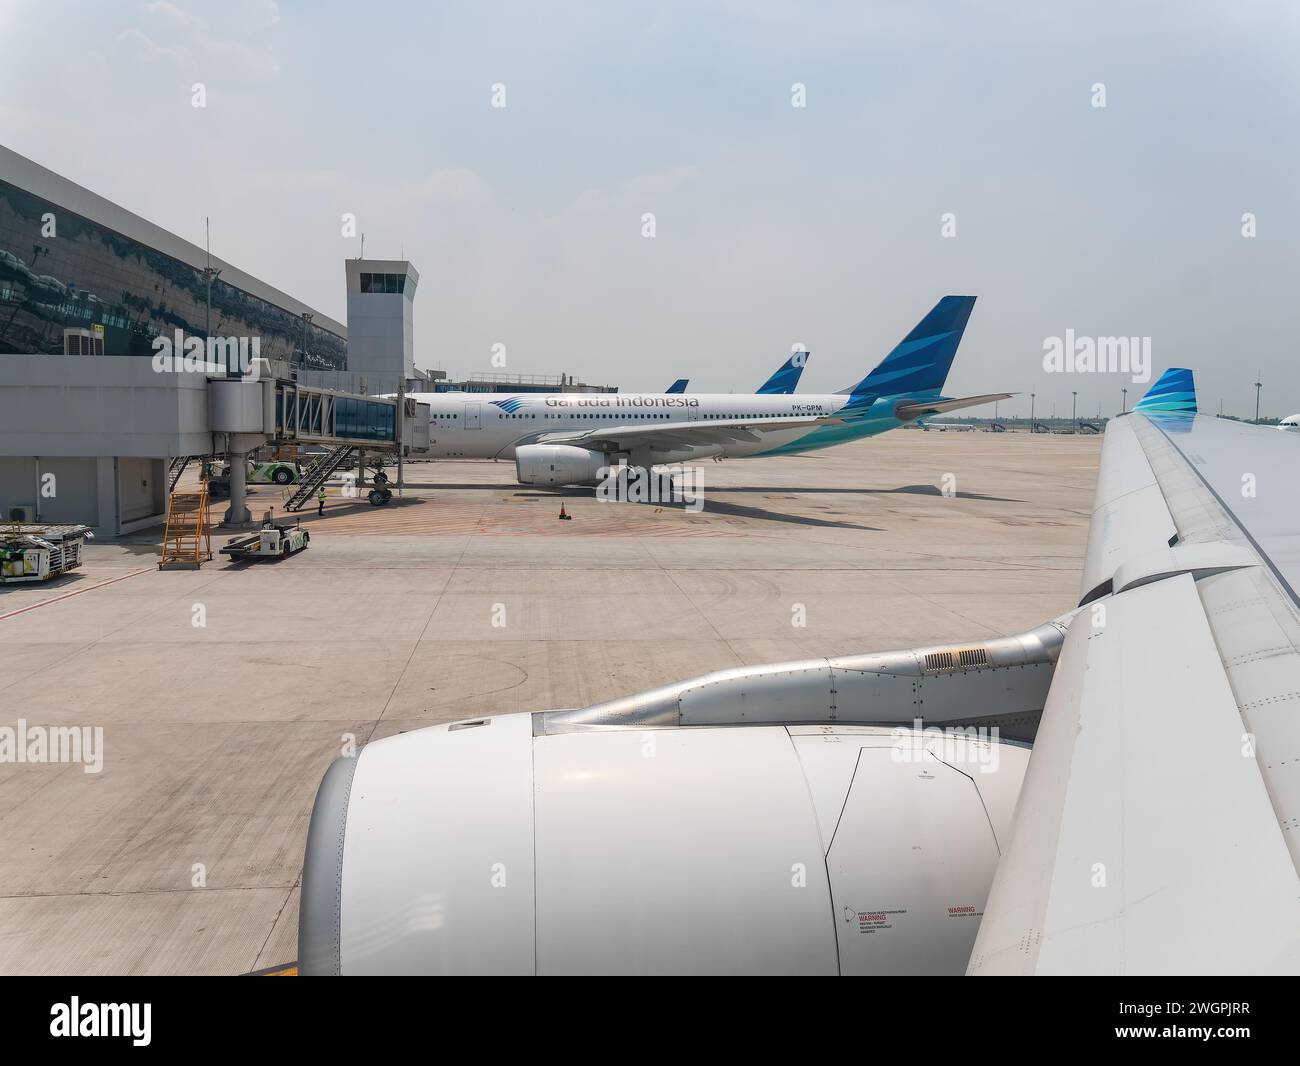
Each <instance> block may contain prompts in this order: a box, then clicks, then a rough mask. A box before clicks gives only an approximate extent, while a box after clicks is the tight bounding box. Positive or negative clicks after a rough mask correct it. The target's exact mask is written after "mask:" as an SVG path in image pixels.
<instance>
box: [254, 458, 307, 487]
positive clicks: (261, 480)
mask: <svg viewBox="0 0 1300 1066" xmlns="http://www.w3.org/2000/svg"><path fill="white" fill-rule="evenodd" d="M302 473H303V471H302V467H301V466H299V465H298V461H297V460H296V459H293V460H286V459H272V460H270V461H269V462H265V463H261V462H256V461H250V462H249V464H248V483H249V484H250V485H296V484H298V482H300V481H301V480H302Z"/></svg>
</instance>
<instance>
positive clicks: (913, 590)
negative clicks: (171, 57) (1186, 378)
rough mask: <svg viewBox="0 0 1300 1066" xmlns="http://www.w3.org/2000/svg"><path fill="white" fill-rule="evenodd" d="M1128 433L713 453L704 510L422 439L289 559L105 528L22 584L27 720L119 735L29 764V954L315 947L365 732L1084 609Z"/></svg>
mask: <svg viewBox="0 0 1300 1066" xmlns="http://www.w3.org/2000/svg"><path fill="white" fill-rule="evenodd" d="M1099 454H1100V438H1099V437H1057V436H1053V437H1047V436H1037V437H1033V436H1029V435H1025V434H985V433H959V434H954V433H938V432H931V433H922V432H919V431H901V432H895V433H891V434H888V435H885V436H882V437H880V438H877V439H874V440H868V441H863V442H860V443H855V444H849V445H844V446H841V447H839V448H835V449H831V450H828V451H825V452H820V453H817V454H815V455H810V456H791V457H782V458H773V459H754V460H743V461H731V462H725V463H705V464H701V467H702V469H703V476H704V492H705V507H704V510H703V511H702V512H700V513H691V512H688V511H684V510H683V509H682V508H681V507H680V506H676V507H674V506H671V505H663V506H662V507H658V506H655V505H651V504H617V503H604V502H598V501H597V500H595V499H594V498H593V495H592V492H591V491H590V490H565V491H562V492H547V491H543V490H537V489H529V488H522V487H520V486H518V485H516V484H515V482H514V467H513V464H507V463H500V464H494V463H483V462H440V463H436V464H433V463H428V464H425V463H416V464H410V465H408V466H407V468H406V472H407V478H408V482H409V483H410V484H411V486H412V487H410V488H408V490H407V493H406V495H405V498H404V499H403V500H401V501H394V503H393V504H392V505H390V506H389V507H385V508H379V509H374V508H371V507H369V506H368V505H367V504H366V503H365V502H364V500H360V501H359V500H355V499H345V498H343V497H342V496H340V495H338V490H337V489H334V490H331V495H330V499H329V503H328V505H327V507H326V512H325V515H324V517H317V516H316V514H315V510H314V508H313V509H312V510H311V511H310V512H308V513H305V514H304V515H303V517H302V522H303V525H305V526H308V527H309V528H310V531H311V533H312V541H311V545H310V547H309V548H308V549H307V550H305V551H303V552H301V553H299V554H297V555H295V556H292V557H290V558H288V559H286V560H283V561H276V562H258V563H230V562H227V561H226V560H225V558H224V557H222V556H218V557H217V558H216V559H215V560H214V561H212V562H210V563H206V564H204V566H203V567H202V569H201V570H198V571H168V572H159V571H158V569H157V566H156V560H157V552H158V549H157V543H156V541H157V539H160V538H161V530H159V531H158V533H157V535H156V538H155V539H154V540H153V541H150V540H148V539H147V538H135V539H134V540H132V541H129V542H118V543H104V542H92V543H91V544H90V545H89V546H88V548H87V551H86V560H87V561H86V565H85V566H84V567H83V568H82V569H81V570H79V571H78V572H76V573H75V574H74V575H71V576H69V577H68V578H66V579H63V580H61V581H58V582H55V583H53V584H45V585H38V586H23V587H11V588H6V589H4V590H3V591H0V649H2V650H3V656H4V664H5V665H4V669H3V671H0V728H3V727H10V728H15V729H16V728H17V727H18V723H19V720H20V719H21V720H25V721H26V722H27V723H28V728H29V729H30V728H31V727H36V728H38V729H44V728H46V727H56V726H81V727H89V728H91V729H93V728H95V727H102V731H103V732H102V737H103V747H102V757H103V764H102V769H101V770H100V771H99V772H97V773H86V772H85V768H84V766H83V765H80V764H70V763H62V764H59V763H53V764H51V763H36V764H32V763H24V764H14V763H0V855H2V856H3V862H0V972H3V973H10V974H13V973H20V974H117V973H124V974H134V973H152V974H172V973H176V974H186V973H205V974H235V973H241V972H247V971H250V970H253V969H257V968H260V967H266V966H271V965H274V964H277V963H283V962H286V961H290V960H292V959H293V958H294V957H295V954H296V950H297V942H296V938H297V907H298V880H299V876H300V873H301V864H302V849H303V842H304V839H305V835H306V829H307V821H308V818H309V816H310V813H311V805H312V801H313V799H314V796H315V792H316V788H317V785H318V784H319V782H320V778H321V775H322V773H323V772H324V770H325V767H326V766H327V765H328V764H329V762H330V761H331V760H332V759H333V758H334V757H335V756H336V755H338V754H339V753H340V751H341V749H342V748H343V747H344V746H345V745H347V744H349V743H352V742H353V740H355V742H356V743H364V742H366V741H367V740H369V739H372V738H377V737H382V736H386V735H389V734H392V733H395V732H399V731H402V730H409V729H416V728H419V727H421V726H424V725H430V724H433V723H438V722H447V721H454V720H456V719H461V718H468V717H476V716H481V715H486V714H504V713H509V712H514V711H533V710H543V709H548V708H557V707H581V706H585V705H587V704H590V703H594V702H597V701H600V700H606V699H610V698H612V697H615V696H619V695H623V694H627V693H630V692H634V691H637V690H639V689H643V688H648V687H651V686H654V685H658V684H661V683H664V682H667V681H671V680H673V679H677V678H684V677H690V676H693V675H695V674H700V673H703V672H706V671H709V670H715V669H719V668H722V667H728V666H736V665H742V664H754V663H762V662H769V661H773V660H782V659H796V658H805V657H809V656H821V655H838V654H848V653H854V652H862V651H871V650H887V649H892V648H903V647H908V646H910V645H913V644H918V643H926V642H934V641H946V640H963V639H977V638H983V637H989V636H995V635H999V634H1003V633H1012V632H1017V631H1020V630H1023V629H1027V628H1029V627H1031V626H1033V625H1036V624H1037V623H1039V622H1042V621H1044V620H1046V619H1048V618H1051V617H1053V616H1055V615H1057V614H1060V613H1061V612H1063V611H1066V610H1069V609H1070V608H1071V607H1073V606H1074V604H1075V603H1076V602H1077V600H1078V597H1079V580H1080V568H1081V566H1082V560H1083V553H1084V547H1085V544H1086V540H1087V530H1088V517H1089V513H1090V511H1091V506H1092V495H1093V486H1094V482H1095V479H1096V469H1097V462H1098V457H1099ZM945 488H946V489H948V490H950V491H949V493H948V494H945V491H944V490H945ZM286 495H287V493H284V492H282V491H281V490H279V489H276V488H274V487H272V486H261V487H258V489H257V490H256V491H255V492H254V493H253V494H252V495H251V496H250V499H249V506H250V508H251V509H252V510H253V513H254V515H255V517H259V518H260V516H261V514H262V512H263V510H265V509H266V508H267V507H269V506H277V508H278V505H279V503H280V501H281V499H282V497H283V496H286ZM561 504H563V505H564V507H565V508H566V510H567V511H568V513H570V514H571V515H572V516H573V519H572V521H568V522H562V521H560V520H559V519H558V517H557V516H558V513H559V510H560V506H561ZM276 513H277V515H278V514H279V513H280V512H279V511H278V509H277V512H276ZM222 542H224V537H222V536H221V535H220V534H218V536H217V537H216V538H214V542H213V543H214V548H216V547H219V545H220V544H221V543H222ZM91 735H92V736H93V734H91Z"/></svg>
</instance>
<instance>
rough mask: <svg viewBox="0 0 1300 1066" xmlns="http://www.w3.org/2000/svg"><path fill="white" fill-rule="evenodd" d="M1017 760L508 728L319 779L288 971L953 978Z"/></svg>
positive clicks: (534, 723) (896, 732)
mask: <svg viewBox="0 0 1300 1066" xmlns="http://www.w3.org/2000/svg"><path fill="white" fill-rule="evenodd" d="M1028 755H1029V752H1028V750H1027V749H1026V748H1024V747H1023V746H1016V745H1012V744H1007V743H1004V742H1000V741H999V740H997V739H996V738H995V739H993V740H991V741H990V740H988V739H983V738H976V737H956V738H954V737H951V736H948V737H944V736H943V735H941V734H939V733H938V732H937V731H933V730H931V731H926V732H922V731H920V730H916V729H913V728H902V729H891V728H889V727H883V726H852V725H844V724H809V725H789V726H781V725H756V726H732V727H727V728H712V727H708V726H692V727H681V728H649V729H644V728H620V727H613V728H611V727H599V728H593V729H583V728H577V729H573V728H567V729H566V730H565V731H562V732H555V733H552V732H549V731H548V730H547V726H546V722H545V719H544V717H543V716H542V715H530V714H510V715H504V716H499V717H495V718H487V719H481V720H478V721H467V722H459V723H454V724H451V725H443V726H434V727H431V728H426V729H418V730H414V731H412V732H409V733H405V734H401V735H397V736H391V737H386V738H384V739H383V740H379V741H376V742H375V743H372V744H368V745H367V746H366V747H365V748H363V749H362V750H361V752H360V753H359V754H358V755H357V756H355V757H352V758H342V759H338V760H336V761H335V762H334V763H333V765H332V766H331V767H330V768H329V770H328V771H327V772H326V774H325V778H324V780H323V781H322V783H321V787H320V791H319V793H318V794H317V797H316V804H315V807H314V809H313V811H312V817H311V827H310V829H309V832H308V839H307V854H306V857H305V860H304V864H303V884H302V897H301V907H300V917H299V956H298V958H299V967H300V970H301V972H302V973H304V974H309V975H310V974H336V973H343V974H506V973H508V974H534V973H537V974H720V973H721V974H814V973H815V974H835V973H844V974H900V975H901V974H939V973H941V974H953V975H957V974H961V973H962V972H963V971H964V970H965V968H966V965H967V961H968V958H969V956H970V952H971V949H972V945H973V943H974V940H975V935H976V932H977V931H978V928H979V925H980V918H981V916H982V913H983V910H984V902H985V899H986V897H987V895H988V892H989V888H990V886H991V884H992V880H993V874H994V870H995V867H996V865H997V862H998V855H999V848H1005V846H1006V841H1007V840H1008V838H1009V833H1010V824H1011V818H1012V811H1013V809H1014V807H1015V803H1016V798H1017V795H1018V793H1019V790H1020V785H1021V781H1022V779H1023V776H1024V772H1025V767H1026V764H1027V760H1028Z"/></svg>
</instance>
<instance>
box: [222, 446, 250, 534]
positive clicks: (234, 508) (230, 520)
mask: <svg viewBox="0 0 1300 1066" xmlns="http://www.w3.org/2000/svg"><path fill="white" fill-rule="evenodd" d="M228 458H229V460H230V506H229V507H227V508H226V516H225V518H224V519H223V520H222V522H221V524H222V525H223V526H231V527H240V526H246V525H249V524H250V523H251V522H252V520H253V516H252V515H251V514H250V513H249V510H248V506H247V504H246V503H245V500H246V499H247V492H246V491H245V490H246V487H247V482H246V477H247V474H248V453H247V452H229V453H228Z"/></svg>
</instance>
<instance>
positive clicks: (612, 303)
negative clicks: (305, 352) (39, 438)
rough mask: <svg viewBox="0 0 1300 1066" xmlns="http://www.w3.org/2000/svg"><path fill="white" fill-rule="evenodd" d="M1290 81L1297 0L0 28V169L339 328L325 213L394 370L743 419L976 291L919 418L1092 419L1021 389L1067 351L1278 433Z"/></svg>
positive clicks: (60, 12)
mask: <svg viewBox="0 0 1300 1066" xmlns="http://www.w3.org/2000/svg"><path fill="white" fill-rule="evenodd" d="M1298 53H1300V4H1296V3H1249V2H1247V3H1227V2H1222V0H1216V2H1207V3H1196V2H1190V3H1178V4H1173V3H1143V2H1132V0H1130V2H1124V3H1115V4H1109V3H1096V2H1090V3H1077V4H1055V3H1026V4H1010V3H1006V4H1003V3H965V4H941V3H933V4H925V3H915V2H905V3H843V4H841V3H826V4H816V5H815V4H808V5H800V6H796V5H793V4H785V3H776V2H770V0H760V2H752V3H739V2H733V3H720V4H676V3H645V4H642V3H594V2H593V3H550V4H511V3H500V2H496V3H477V4H471V3H464V4H459V3H457V4H449V3H400V4H399V3H385V2H380V0H371V2H367V3H360V2H356V3H346V4H345V3H307V2H301V3H299V2H291V0H286V2H282V3H279V4H274V3H269V2H267V0H234V2H231V0H226V2H221V3H185V2H183V0H175V2H156V3H150V2H143V3H140V2H134V3H114V2H90V0H84V2H81V3H60V2H56V0H39V2H31V3H28V2H22V0H0V142H3V143H4V144H6V145H8V146H9V147H11V148H13V149H14V150H15V151H18V152H20V153H22V154H24V155H26V156H28V157H30V158H32V159H34V160H36V161H37V162H39V163H42V164H43V165H45V166H48V167H50V168H51V169H53V170H55V171H58V172H59V173H61V174H63V175H65V176H67V177H69V178H71V179H72V180H74V181H76V182H79V183H80V184H83V185H85V186H87V187H89V188H91V189H93V190H94V191H96V192H98V193H101V194H102V195H104V196H107V197H108V198H109V199H112V200H114V201H116V202H117V203H119V204H121V205H123V206H124V207H126V208H128V209H130V210H132V211H135V212H136V213H138V214H141V215H143V216H145V217H146V218H148V219H150V220H152V221H154V222H157V223H159V224H160V225H163V226H165V227H167V228H168V229H171V230H173V231H175V232H176V233H179V234H181V235H182V236H185V237H187V238H189V239H190V240H193V241H195V242H196V243H200V244H201V243H202V240H203V217H204V215H211V216H212V235H213V252H214V253H215V254H217V255H219V256H221V257H223V258H225V259H227V260H229V261H231V262H233V263H235V264H237V265H238V266H240V267H241V268H243V269H245V270H247V271H249V272H250V273H253V274H255V275H257V276H259V277H261V278H262V279H264V280H265V281H267V282H269V283H271V284H273V285H276V286H278V287H280V288H282V289H284V290H285V291H287V292H290V293H292V294H294V295H295V296H297V297H298V298H300V299H302V300H304V301H305V302H307V303H309V304H312V305H314V306H316V307H317V308H319V309H320V310H321V311H323V312H325V313H326V314H329V315H332V316H333V317H335V318H338V319H340V320H342V319H343V318H344V317H345V303H344V289H343V260H344V258H345V257H347V256H354V255H356V254H357V253H358V250H359V244H358V241H357V240H356V239H345V238H344V237H342V236H341V235H340V227H341V222H340V216H341V215H342V214H343V213H344V212H354V213H355V214H356V215H357V217H358V220H359V227H360V229H361V230H362V231H364V233H365V234H366V253H367V254H368V255H370V256H373V257H393V258H397V257H399V256H401V255H402V254H403V253H404V254H405V256H406V257H407V258H409V259H411V260H412V261H413V262H414V263H415V264H416V266H417V268H418V269H419V271H420V274H421V282H420V289H419V293H418V296H417V298H416V303H415V343H416V363H417V365H419V366H422V367H438V368H443V369H447V370H449V371H452V372H453V373H465V372H468V371H470V370H473V369H487V368H489V360H490V356H491V350H492V346H493V345H494V344H496V343H498V342H499V343H503V344H505V345H506V350H507V354H508V367H507V369H509V370H511V371H515V372H519V373H554V372H559V371H561V370H563V371H566V372H569V373H576V374H578V375H579V376H581V377H582V378H583V379H585V380H588V381H596V382H612V383H616V384H618V385H620V386H622V387H623V388H624V389H625V390H632V389H650V390H655V391H658V390H661V389H663V388H665V387H666V386H667V385H668V383H669V382H670V381H672V380H673V379H674V378H676V377H679V376H689V377H690V378H691V379H692V384H691V389H692V391H713V390H716V391H728V390H731V389H735V390H736V391H747V390H752V389H753V388H755V387H756V386H757V385H758V383H759V382H761V381H762V380H763V379H764V378H765V377H766V376H767V375H768V374H769V373H770V372H771V371H772V370H773V369H774V368H775V367H776V365H777V364H778V363H779V362H780V361H781V360H782V359H783V358H784V357H785V356H786V354H787V353H788V352H789V350H790V347H791V345H792V344H794V343H796V342H803V343H805V344H806V345H808V347H809V348H810V349H811V350H812V353H813V356H812V361H811V363H810V364H809V368H808V371H807V373H806V374H805V375H804V380H803V383H802V385H801V391H830V390H834V389H836V388H839V387H841V386H844V385H846V384H849V383H851V382H852V381H855V380H857V379H859V378H861V377H862V376H863V375H864V374H865V373H866V371H867V370H868V369H870V367H871V366H872V365H874V364H875V363H876V362H877V361H878V360H879V359H880V358H881V357H882V356H883V355H884V354H885V353H886V352H887V351H888V349H889V348H890V347H891V346H892V345H893V344H894V343H895V342H896V341H897V340H899V339H900V338H901V337H902V336H903V334H904V333H905V332H906V331H907V330H908V329H909V328H910V327H911V326H912V324H913V323H914V322H915V321H916V320H917V319H918V318H920V317H921V315H922V314H923V313H924V312H925V311H926V310H927V309H928V308H929V307H930V306H931V305H932V304H933V303H934V302H935V300H936V299H938V297H939V296H941V295H943V294H944V293H950V292H951V293H973V294H975V295H977V296H978V297H979V303H978V304H977V305H976V308H975V313H974V315H973V316H972V318H971V322H970V327H969V329H968V330H967V334H966V340H965V343H964V344H963V346H962V349H961V351H960V353H959V354H958V357H957V362H956V365H955V367H954V370H953V373H952V375H951V377H950V378H949V383H948V389H947V391H948V392H949V393H952V394H962V393H973V392H988V391H993V390H995V389H996V390H1008V391H1018V392H1023V393H1026V394H1027V393H1029V392H1030V391H1036V392H1037V393H1038V397H1039V398H1038V410H1039V411H1040V412H1044V413H1046V412H1048V411H1049V410H1050V407H1051V405H1052V403H1053V402H1055V404H1056V406H1057V410H1058V414H1068V413H1069V406H1070V392H1071V390H1072V389H1078V391H1079V397H1080V401H1079V402H1080V410H1081V411H1083V412H1086V413H1092V414H1095V413H1096V410H1097V406H1098V404H1099V403H1100V404H1102V406H1103V407H1104V408H1105V409H1106V410H1107V412H1109V411H1111V410H1112V409H1117V408H1118V406H1119V390H1120V387H1121V385H1122V384H1125V383H1126V381H1122V380H1121V377H1120V376H1119V375H1098V374H1087V375H1079V374H1075V375H1062V374H1050V375H1049V374H1045V373H1044V372H1043V369H1042V360H1043V345H1044V340H1045V339H1046V338H1048V337H1051V336H1060V335H1063V334H1064V333H1065V331H1066V330H1067V329H1072V330H1074V331H1075V332H1076V334H1079V335H1087V336H1112V335H1125V336H1149V337H1150V338H1151V339H1152V340H1151V343H1152V356H1153V362H1154V366H1155V370H1156V373H1159V371H1160V370H1162V369H1163V368H1165V367H1167V366H1171V365H1184V366H1190V367H1193V368H1194V369H1195V370H1196V372H1197V376H1198V384H1199V385H1200V391H1201V397H1202V406H1203V409H1210V410H1216V409H1217V407H1218V404H1219V401H1220V399H1221V398H1222V399H1223V401H1224V402H1225V404H1226V409H1227V410H1228V411H1229V412H1237V413H1250V412H1253V395H1254V394H1253V390H1252V389H1251V387H1250V386H1251V382H1252V381H1253V380H1254V375H1255V372H1256V370H1257V369H1259V370H1262V373H1263V380H1264V382H1265V384H1266V388H1265V392H1264V396H1265V402H1264V411H1265V413H1266V414H1267V413H1271V414H1275V415H1278V414H1290V413H1292V412H1294V411H1300V366H1298V365H1297V363H1298V358H1297V357H1298V354H1300V342H1298V341H1297V337H1298V336H1300V295H1298V294H1297V282H1298V281H1300V271H1298V270H1297V269H1296V250H1297V247H1300V61H1297V58H1296V57H1297V54H1298ZM195 82H203V83H204V85H205V86H206V90H207V107H206V108H202V109H199V108H195V107H193V106H191V86H192V85H193V84H194V83H195ZM796 82H800V83H803V84H804V85H806V87H807V97H806V99H807V106H806V107H805V108H795V107H792V106H791V96H792V94H791V86H792V85H793V84H794V83H796ZM495 83H501V84H504V85H505V87H506V107H505V108H504V109H494V108H493V107H492V106H491V102H492V101H491V94H492V86H493V85H494V84H495ZM1095 83H1104V85H1105V96H1106V101H1105V102H1106V107H1105V108H1097V107H1094V106H1093V99H1094V93H1093V86H1094V84H1095ZM645 212H653V213H654V215H655V218H656V236H655V237H654V238H653V239H647V238H645V237H643V236H642V222H641V218H642V215H643V213H645ZM946 212H951V213H953V214H955V215H956V233H957V235H956V237H955V238H952V239H946V238H944V237H943V236H942V235H941V220H942V216H943V215H944V214H945V213H946ZM1246 212H1251V213H1253V214H1254V215H1255V216H1256V218H1257V227H1258V229H1257V236H1256V237H1254V238H1253V239H1247V238H1244V237H1243V236H1242V216H1243V214H1245V213H1246ZM1141 391H1142V387H1141V386H1133V385H1130V403H1131V402H1132V398H1133V396H1134V395H1136V394H1137V393H1139V392H1141ZM1008 406H1009V408H1010V410H1012V411H1019V410H1020V408H1022V407H1023V408H1024V409H1025V410H1026V411H1027V408H1028V399H1027V396H1026V398H1025V400H1024V401H1023V403H1021V404H1019V405H1017V404H1016V403H1015V402H1013V403H1012V404H1010V405H1006V406H1004V407H1003V412H1004V413H1005V412H1006V411H1007V410H1008Z"/></svg>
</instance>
